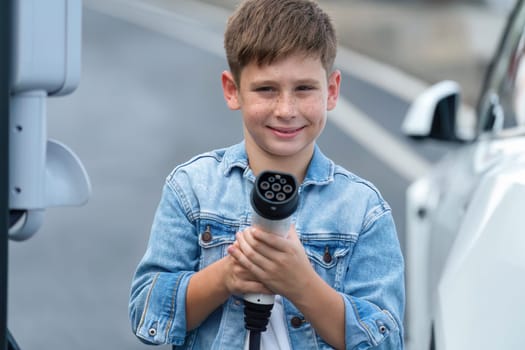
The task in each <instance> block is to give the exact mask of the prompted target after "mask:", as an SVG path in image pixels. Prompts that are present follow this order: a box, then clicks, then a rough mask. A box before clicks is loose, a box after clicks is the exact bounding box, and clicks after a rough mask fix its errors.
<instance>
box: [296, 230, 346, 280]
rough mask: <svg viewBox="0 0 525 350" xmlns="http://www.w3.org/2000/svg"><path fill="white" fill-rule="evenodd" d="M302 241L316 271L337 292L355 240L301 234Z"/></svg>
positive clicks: (336, 236) (331, 235)
mask: <svg viewBox="0 0 525 350" xmlns="http://www.w3.org/2000/svg"><path fill="white" fill-rule="evenodd" d="M301 241H302V243H303V246H304V249H305V251H306V254H307V255H308V258H309V259H310V263H311V264H312V266H313V267H314V269H315V271H316V272H317V274H319V276H321V277H322V278H323V279H324V280H325V281H326V282H327V283H329V284H330V285H331V286H332V287H334V288H335V289H336V290H339V288H340V287H341V283H342V279H343V278H344V274H345V273H346V269H347V266H348V263H349V260H350V256H351V254H352V250H353V247H354V245H355V238H353V236H351V235H348V236H346V235H341V234H313V233H306V234H304V233H303V234H301Z"/></svg>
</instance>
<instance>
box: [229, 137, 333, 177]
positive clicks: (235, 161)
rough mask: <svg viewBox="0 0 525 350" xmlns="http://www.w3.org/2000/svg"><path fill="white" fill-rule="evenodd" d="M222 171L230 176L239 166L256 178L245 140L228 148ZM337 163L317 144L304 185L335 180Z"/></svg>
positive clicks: (245, 172) (245, 174)
mask: <svg viewBox="0 0 525 350" xmlns="http://www.w3.org/2000/svg"><path fill="white" fill-rule="evenodd" d="M221 166H222V171H223V173H224V175H225V176H229V175H230V173H231V172H232V171H233V169H234V168H239V169H240V170H241V171H243V172H244V176H247V177H248V178H250V179H252V180H254V179H255V177H254V175H253V173H252V171H251V169H250V167H249V165H248V155H247V154H246V147H245V143H244V141H242V142H240V143H238V144H236V145H233V146H231V147H228V148H226V150H225V153H224V156H223V160H222V165H221ZM334 171H335V164H334V162H332V161H331V160H330V159H328V158H327V157H326V156H325V155H324V154H323V152H321V150H320V148H319V146H317V144H316V145H315V147H314V154H313V157H312V160H311V161H310V164H309V165H308V169H307V171H306V176H305V178H304V181H303V185H309V184H313V185H324V184H328V183H330V182H332V181H333V180H334Z"/></svg>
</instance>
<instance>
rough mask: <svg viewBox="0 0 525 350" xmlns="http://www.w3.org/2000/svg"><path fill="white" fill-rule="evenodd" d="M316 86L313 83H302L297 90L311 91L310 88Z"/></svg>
mask: <svg viewBox="0 0 525 350" xmlns="http://www.w3.org/2000/svg"><path fill="white" fill-rule="evenodd" d="M314 89H315V87H313V86H311V85H300V86H298V87H297V91H310V90H314Z"/></svg>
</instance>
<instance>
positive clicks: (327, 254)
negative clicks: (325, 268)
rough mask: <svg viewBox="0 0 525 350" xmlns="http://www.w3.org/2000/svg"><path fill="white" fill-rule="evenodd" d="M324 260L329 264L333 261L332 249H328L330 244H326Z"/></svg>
mask: <svg viewBox="0 0 525 350" xmlns="http://www.w3.org/2000/svg"><path fill="white" fill-rule="evenodd" d="M323 261H324V262H325V263H327V264H329V263H331V262H332V254H330V250H328V246H326V248H325V250H324V254H323Z"/></svg>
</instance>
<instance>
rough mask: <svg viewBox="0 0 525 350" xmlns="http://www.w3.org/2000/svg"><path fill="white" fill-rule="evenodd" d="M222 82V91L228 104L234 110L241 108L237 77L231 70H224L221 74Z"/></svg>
mask: <svg viewBox="0 0 525 350" xmlns="http://www.w3.org/2000/svg"><path fill="white" fill-rule="evenodd" d="M221 82H222V92H223V93H224V99H225V100H226V105H228V108H230V109H232V110H237V109H239V108H240V107H241V106H240V103H239V95H238V91H237V84H235V79H233V75H232V73H231V72H228V71H224V72H222V75H221Z"/></svg>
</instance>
